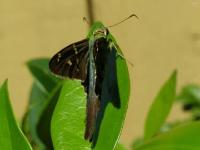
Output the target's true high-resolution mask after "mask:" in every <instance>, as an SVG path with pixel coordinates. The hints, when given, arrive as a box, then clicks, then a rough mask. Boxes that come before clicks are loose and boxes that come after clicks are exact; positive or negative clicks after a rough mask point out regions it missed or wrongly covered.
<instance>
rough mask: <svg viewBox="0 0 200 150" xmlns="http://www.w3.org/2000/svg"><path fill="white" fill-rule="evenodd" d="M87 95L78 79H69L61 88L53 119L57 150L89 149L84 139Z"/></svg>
mask: <svg viewBox="0 0 200 150" xmlns="http://www.w3.org/2000/svg"><path fill="white" fill-rule="evenodd" d="M85 107H86V95H85V94H84V89H83V87H82V85H81V83H80V81H77V80H74V81H72V80H67V81H65V82H64V86H63V88H62V90H61V93H60V97H59V100H58V103H57V105H56V108H55V111H54V113H53V118H52V121H51V135H52V139H53V145H54V148H55V150H61V149H62V150H89V149H90V147H91V146H90V143H89V142H87V141H86V140H84V130H85V118H86V108H85Z"/></svg>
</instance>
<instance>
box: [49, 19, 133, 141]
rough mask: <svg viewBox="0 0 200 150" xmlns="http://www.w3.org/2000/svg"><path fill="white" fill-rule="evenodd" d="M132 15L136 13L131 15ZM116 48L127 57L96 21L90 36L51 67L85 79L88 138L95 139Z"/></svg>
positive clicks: (59, 56)
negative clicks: (110, 59) (110, 60)
mask: <svg viewBox="0 0 200 150" xmlns="http://www.w3.org/2000/svg"><path fill="white" fill-rule="evenodd" d="M132 16H135V15H131V16H129V17H128V18H130V17H132ZM128 18H126V19H128ZM126 19H125V20H126ZM123 21H124V20H123ZM123 21H122V22H123ZM120 23H121V22H120ZM113 50H114V51H116V54H117V55H118V56H120V57H122V58H124V57H123V55H122V53H121V52H120V51H118V50H119V47H118V45H117V43H116V41H115V40H114V38H113V36H112V35H111V34H110V32H109V30H108V28H107V27H105V26H104V25H103V24H102V23H101V22H96V23H94V25H93V26H92V27H91V30H90V32H89V34H88V36H87V38H86V39H83V40H80V41H78V42H75V43H72V44H70V45H69V46H67V47H65V48H63V49H62V50H60V51H59V52H58V53H57V54H55V55H54V56H53V57H52V58H51V60H50V62H49V69H50V71H51V72H52V73H53V74H55V75H56V76H59V77H61V78H63V77H64V78H65V77H67V78H70V79H79V80H81V82H82V85H83V86H84V89H85V92H86V93H87V105H86V106H87V107H86V128H85V135H84V138H85V139H86V140H89V141H92V138H93V135H94V132H95V126H96V120H97V115H98V113H99V110H100V102H101V101H100V100H101V92H102V84H103V80H104V73H105V67H106V65H107V59H108V57H107V56H108V55H109V53H111V52H112V51H113Z"/></svg>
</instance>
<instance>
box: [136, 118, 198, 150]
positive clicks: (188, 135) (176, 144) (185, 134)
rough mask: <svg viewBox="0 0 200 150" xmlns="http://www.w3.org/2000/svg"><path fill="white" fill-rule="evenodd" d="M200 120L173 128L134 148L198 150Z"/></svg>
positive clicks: (147, 149) (146, 149) (144, 149)
mask: <svg viewBox="0 0 200 150" xmlns="http://www.w3.org/2000/svg"><path fill="white" fill-rule="evenodd" d="M199 129H200V122H199V121H197V122H191V123H187V124H184V125H180V126H178V127H175V128H173V129H172V130H170V131H169V132H166V133H163V134H160V135H158V136H156V137H154V138H151V139H149V140H147V141H146V142H144V143H143V144H142V145H139V146H138V147H136V148H135V149H134V150H199V149H200V142H199V139H200V130H199Z"/></svg>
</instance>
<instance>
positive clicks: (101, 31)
mask: <svg viewBox="0 0 200 150" xmlns="http://www.w3.org/2000/svg"><path fill="white" fill-rule="evenodd" d="M108 34H109V31H108V29H107V28H106V27H101V28H97V29H96V30H94V32H93V36H94V38H101V37H103V38H106V36H107V35H108Z"/></svg>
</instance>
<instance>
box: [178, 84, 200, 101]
mask: <svg viewBox="0 0 200 150" xmlns="http://www.w3.org/2000/svg"><path fill="white" fill-rule="evenodd" d="M177 99H178V100H180V101H182V102H183V103H185V104H188V103H191V104H193V103H198V104H200V86H198V85H195V84H189V85H186V86H184V87H183V88H182V90H181V93H180V94H179V96H178V97H177Z"/></svg>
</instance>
